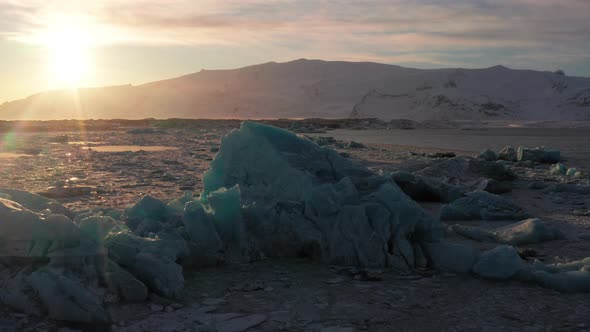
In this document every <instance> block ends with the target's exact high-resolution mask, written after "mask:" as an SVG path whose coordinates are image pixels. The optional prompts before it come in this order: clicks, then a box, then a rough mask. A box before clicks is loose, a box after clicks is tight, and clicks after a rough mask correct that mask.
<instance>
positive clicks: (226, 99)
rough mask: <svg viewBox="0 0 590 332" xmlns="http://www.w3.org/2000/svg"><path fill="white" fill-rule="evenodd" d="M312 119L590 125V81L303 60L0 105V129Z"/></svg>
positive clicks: (559, 75)
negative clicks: (59, 122)
mask: <svg viewBox="0 0 590 332" xmlns="http://www.w3.org/2000/svg"><path fill="white" fill-rule="evenodd" d="M310 117H320V118H346V117H363V118H368V117H377V118H382V119H397V118H404V119H411V120H417V121H421V120H495V119H497V120H505V119H514V120H590V78H584V77H570V76H565V75H563V73H552V72H541V71H533V70H513V69H509V68H506V67H502V66H495V67H491V68H485V69H411V68H404V67H399V66H394V65H386V64H378V63H366V62H362V63H361V62H341V61H320V60H304V59H302V60H296V61H291V62H286V63H274V62H270V63H265V64H260V65H254V66H249V67H244V68H239V69H232V70H202V71H200V72H198V73H194V74H190V75H186V76H181V77H177V78H173V79H168V80H163V81H157V82H152V83H147V84H143V85H138V86H131V85H126V86H112V87H99V88H85V89H79V90H77V91H76V92H73V91H67V90H63V91H62V90H60V91H48V92H43V93H39V94H35V95H32V96H30V97H28V98H25V99H21V100H16V101H12V102H8V103H4V104H2V105H0V119H3V120H14V119H43V120H45V119H89V118H94V119H100V118H102V119H109V118H129V119H139V118H238V119H239V118H310Z"/></svg>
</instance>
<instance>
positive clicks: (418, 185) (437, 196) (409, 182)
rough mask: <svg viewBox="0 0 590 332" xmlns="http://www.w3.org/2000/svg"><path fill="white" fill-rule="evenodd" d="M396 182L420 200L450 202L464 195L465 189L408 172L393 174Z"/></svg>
mask: <svg viewBox="0 0 590 332" xmlns="http://www.w3.org/2000/svg"><path fill="white" fill-rule="evenodd" d="M391 178H392V179H393V181H395V183H396V184H397V185H398V186H399V187H400V188H401V189H402V190H403V191H404V193H405V194H406V195H408V196H410V197H411V198H412V199H413V200H416V201H419V202H443V203H450V202H452V201H454V200H456V199H458V198H460V197H462V196H463V194H464V193H465V191H464V190H463V188H461V187H459V186H454V185H450V184H446V183H443V182H440V181H437V180H436V179H431V178H426V177H422V176H418V175H414V174H412V173H408V172H403V171H400V172H395V173H392V174H391Z"/></svg>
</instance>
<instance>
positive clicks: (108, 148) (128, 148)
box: [83, 145, 178, 152]
mask: <svg viewBox="0 0 590 332" xmlns="http://www.w3.org/2000/svg"><path fill="white" fill-rule="evenodd" d="M83 149H88V150H93V151H96V152H138V151H146V152H157V151H167V150H178V148H177V147H173V146H161V145H102V146H93V147H84V148H83Z"/></svg>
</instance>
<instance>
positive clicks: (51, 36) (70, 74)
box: [44, 28, 91, 88]
mask: <svg viewBox="0 0 590 332" xmlns="http://www.w3.org/2000/svg"><path fill="white" fill-rule="evenodd" d="M44 39H45V42H44V44H45V47H46V48H47V50H48V59H47V60H48V67H49V68H48V70H49V85H50V86H51V87H53V88H62V87H68V88H74V87H78V86H79V85H80V84H82V83H83V82H84V81H86V80H87V78H88V76H89V74H90V70H91V59H90V47H89V45H90V43H89V40H88V39H89V36H88V35H85V34H84V33H83V32H80V31H77V30H75V29H73V28H70V29H61V30H56V31H52V32H49V33H47V35H46V37H45V38H44Z"/></svg>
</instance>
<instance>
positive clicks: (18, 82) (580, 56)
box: [0, 0, 590, 103]
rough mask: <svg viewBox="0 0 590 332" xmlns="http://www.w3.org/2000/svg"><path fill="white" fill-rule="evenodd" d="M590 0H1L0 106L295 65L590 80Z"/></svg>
mask: <svg viewBox="0 0 590 332" xmlns="http://www.w3.org/2000/svg"><path fill="white" fill-rule="evenodd" d="M589 14H590V1H589V0H554V1H549V0H475V1H462V0H416V1H401V0H364V1H351V0H226V1H222V0H199V1H196V0H168V1H156V0H102V1H101V0H94V1H80V0H75V1H70V0H51V1H49V0H30V1H17V0H0V103H1V102H3V101H9V100H14V99H19V98H23V97H26V96H28V95H30V94H33V93H36V92H40V91H44V90H48V89H58V88H68V87H77V86H80V87H83V86H103V85H121V84H141V83H145V82H149V81H155V80H160V79H165V78H170V77H175V76H180V75H184V74H189V73H192V72H196V71H199V70H201V69H226V68H238V67H242V66H246V65H251V64H257V63H264V62H269V61H277V62H282V61H290V60H295V59H299V58H308V59H323V60H346V61H374V62H381V63H389V64H397V65H402V66H409V67H415V68H442V67H463V68H483V67H490V66H494V65H498V64H501V65H504V66H507V67H510V68H523V69H535V70H551V71H553V70H556V69H563V70H564V71H565V72H566V74H568V75H575V76H590V19H589V18H588V15H589Z"/></svg>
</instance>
